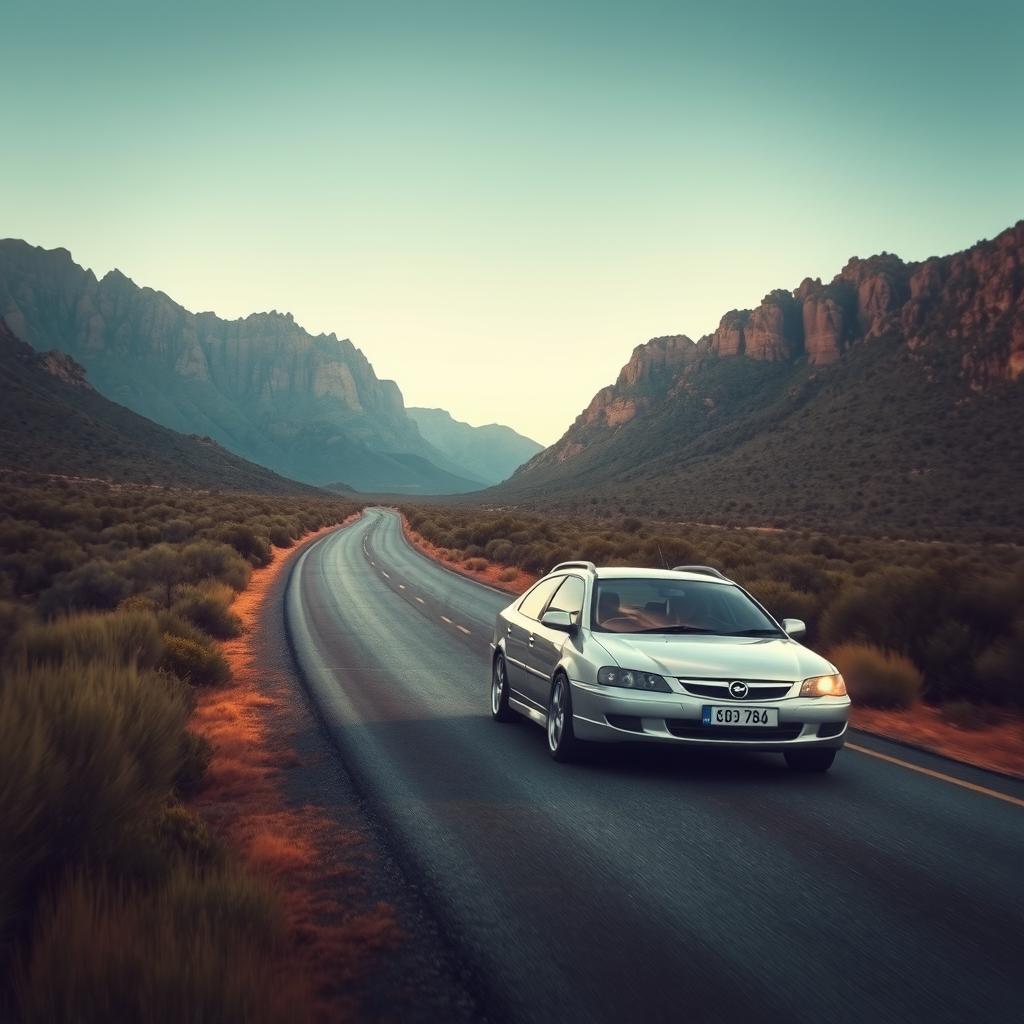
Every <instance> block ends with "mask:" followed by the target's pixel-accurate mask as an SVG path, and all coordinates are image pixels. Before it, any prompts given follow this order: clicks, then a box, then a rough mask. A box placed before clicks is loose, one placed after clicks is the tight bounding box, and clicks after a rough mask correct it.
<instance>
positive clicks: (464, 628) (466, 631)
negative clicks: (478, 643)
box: [455, 624, 472, 636]
mask: <svg viewBox="0 0 1024 1024" xmlns="http://www.w3.org/2000/svg"><path fill="white" fill-rule="evenodd" d="M455 628H456V629H461V630H462V632H463V633H465V634H466V636H471V635H472V634H471V633H470V632H469V630H468V629H466V627H465V626H460V625H458V624H456V626H455Z"/></svg>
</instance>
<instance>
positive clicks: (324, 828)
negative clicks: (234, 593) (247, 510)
mask: <svg viewBox="0 0 1024 1024" xmlns="http://www.w3.org/2000/svg"><path fill="white" fill-rule="evenodd" d="M353 518H355V517H353ZM330 529H333V527H327V528H324V529H323V530H319V531H317V532H316V533H311V534H308V535H307V536H306V537H304V538H302V539H301V540H300V541H299V542H298V543H297V544H296V545H295V546H294V547H293V548H290V549H287V550H286V549H282V548H275V549H274V558H273V561H272V562H271V563H270V565H269V566H267V567H266V568H263V569H257V570H256V571H255V572H253V574H252V579H251V581H250V583H249V586H248V587H247V588H246V590H245V591H244V592H243V593H241V594H239V595H238V597H237V598H236V600H235V602H234V604H233V605H232V608H233V610H234V611H235V613H236V614H237V615H238V616H239V617H240V618H241V620H242V624H243V633H242V635H241V636H240V637H238V638H237V639H235V640H231V641H228V642H227V643H225V644H223V645H222V649H223V652H224V655H225V657H226V658H227V659H228V662H229V664H230V666H231V670H232V679H231V681H230V682H229V683H227V684H226V685H225V686H222V687H211V688H208V689H202V690H200V691H199V694H198V702H197V706H196V709H195V712H194V714H193V717H192V722H191V726H192V729H193V730H194V731H195V732H197V733H199V734H200V735H202V736H205V737H206V739H207V740H209V741H210V743H211V744H212V745H213V758H212V761H211V763H210V767H209V770H208V772H207V775H206V782H205V786H204V788H203V790H202V791H201V792H200V793H199V794H198V795H197V797H196V798H195V799H194V800H193V801H192V802H191V803H192V806H193V808H194V809H195V810H196V811H197V812H198V813H199V814H200V815H201V816H202V818H203V819H204V820H205V821H206V822H207V823H208V825H209V826H210V828H211V829H212V830H213V831H214V832H215V833H216V834H217V835H219V836H220V837H221V838H222V839H224V840H225V841H226V842H227V843H228V844H229V845H230V846H231V847H233V848H234V849H236V850H239V851H241V853H242V856H243V858H244V859H245V861H246V862H248V864H249V865H250V866H251V867H252V868H253V869H254V870H256V871H258V872H261V873H263V874H264V875H266V876H269V877H270V878H271V879H272V880H273V883H274V888H275V890H276V891H277V892H278V894H279V895H280V898H281V900H282V903H283V905H284V908H285V913H286V918H287V926H288V931H289V942H288V943H287V946H288V949H287V954H286V955H287V957H288V959H289V960H290V961H291V962H292V966H293V968H294V969H296V970H297V971H298V972H300V973H301V974H303V975H305V977H306V978H307V979H308V981H309V987H310V991H311V997H310V1002H311V1004H312V1005H311V1007H309V1009H310V1011H311V1012H310V1013H309V1014H306V1013H304V1012H303V1010H304V1009H305V1008H299V1007H296V1008H295V1019H296V1020H299V1019H313V1020H323V1021H340V1020H356V1019H358V1017H359V1006H358V1003H357V1000H356V998H355V996H353V995H352V992H353V990H354V987H355V983H356V982H357V981H358V980H359V979H361V978H362V977H364V976H365V974H366V972H368V971H370V970H371V969H372V965H373V959H374V957H375V956H377V955H379V954H380V952H381V951H384V950H388V949H391V948H393V947H394V946H395V944H396V943H397V942H399V941H400V940H401V938H402V934H401V931H400V929H399V928H398V925H397V924H396V921H395V914H394V911H393V908H392V907H391V906H389V905H388V904H384V903H380V904H378V905H377V906H376V908H375V909H374V910H373V911H372V912H370V913H366V912H354V911H353V909H352V908H351V907H348V906H346V905H345V902H344V896H345V891H346V889H347V888H349V887H351V886H353V885H354V884H355V882H356V881H357V876H358V872H359V868H358V860H359V856H360V850H359V848H360V846H361V844H362V843H363V839H362V837H361V836H360V835H359V834H358V833H354V832H349V831H347V830H344V829H342V828H340V827H339V826H337V825H336V823H335V822H333V821H331V820H330V819H328V818H327V817H325V816H324V814H323V813H322V812H321V811H320V810H318V809H317V808H314V807H312V806H308V805H307V806H303V807H295V806H289V804H288V802H287V800H286V799H285V796H284V793H283V791H282V784H281V783H282V779H281V776H282V771H283V770H285V769H287V768H289V767H294V766H295V765H296V763H297V761H298V757H297V755H296V753H295V751H294V750H293V749H292V748H291V747H290V745H289V735H288V727H287V726H286V725H283V724H282V723H283V721H284V718H285V716H284V714H283V707H282V713H281V714H279V715H278V716H277V717H278V724H280V725H282V727H281V728H278V729H275V728H274V723H275V715H274V709H275V707H278V706H279V705H280V704H281V702H282V701H283V700H284V698H285V695H286V690H285V687H284V685H283V684H282V681H281V680H279V679H275V678H274V673H273V672H270V673H267V672H266V671H264V670H262V668H261V666H259V665H258V664H256V658H255V657H254V653H253V646H254V642H253V630H254V626H255V625H256V624H257V622H258V619H259V615H260V612H261V610H262V609H263V606H264V603H265V601H266V598H267V594H268V592H269V590H270V588H271V586H272V585H273V584H274V582H275V581H276V580H277V579H278V578H279V577H280V575H281V574H282V573H283V572H284V571H285V570H286V568H287V567H288V565H289V563H290V562H291V560H292V558H294V557H295V555H296V554H298V552H299V551H300V550H301V549H302V548H303V547H305V546H306V544H308V543H309V542H310V541H312V540H314V539H315V538H317V537H319V536H321V535H322V534H323V533H326V532H328V531H329V530H330Z"/></svg>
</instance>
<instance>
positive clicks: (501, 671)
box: [491, 654, 519, 722]
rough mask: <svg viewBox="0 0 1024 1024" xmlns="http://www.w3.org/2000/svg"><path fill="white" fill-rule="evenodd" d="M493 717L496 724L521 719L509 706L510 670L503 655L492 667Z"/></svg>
mask: <svg viewBox="0 0 1024 1024" xmlns="http://www.w3.org/2000/svg"><path fill="white" fill-rule="evenodd" d="M491 717H492V718H493V719H494V720H495V721H496V722H514V721H515V720H516V719H517V718H518V717H519V716H518V715H517V714H516V713H515V712H514V711H513V710H512V709H511V708H510V707H509V706H508V668H507V666H506V665H505V656H504V655H502V654H499V655H498V656H497V657H496V658H495V659H494V664H493V665H492V666H491Z"/></svg>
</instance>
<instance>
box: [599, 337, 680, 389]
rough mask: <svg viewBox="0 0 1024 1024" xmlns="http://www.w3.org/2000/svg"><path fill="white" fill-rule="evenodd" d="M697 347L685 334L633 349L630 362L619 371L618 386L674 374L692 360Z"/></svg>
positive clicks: (664, 338) (635, 383) (640, 382)
mask: <svg viewBox="0 0 1024 1024" xmlns="http://www.w3.org/2000/svg"><path fill="white" fill-rule="evenodd" d="M696 348H697V346H696V345H695V344H694V343H693V341H692V340H691V339H690V338H688V337H687V336H686V335H685V334H672V335H667V336H666V337H663V338H652V339H651V340H650V341H648V342H645V343H644V344H643V345H637V347H636V348H635V349H633V354H632V355H631V356H630V359H629V362H628V363H626V365H625V366H624V367H623V368H622V369H621V370H620V371H619V377H618V380H617V381H616V385H617V386H627V387H629V386H634V385H637V384H642V383H644V382H645V381H649V380H651V379H652V378H655V377H662V376H664V375H665V374H671V373H673V372H674V371H675V370H676V369H677V368H678V367H679V366H681V365H682V364H683V363H685V362H686V361H687V360H688V359H691V358H692V357H693V355H694V354H695V352H696Z"/></svg>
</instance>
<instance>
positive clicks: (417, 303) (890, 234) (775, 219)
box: [0, 0, 1024, 442]
mask: <svg viewBox="0 0 1024 1024" xmlns="http://www.w3.org/2000/svg"><path fill="white" fill-rule="evenodd" d="M0 22H2V25H3V39H4V44H5V45H4V55H3V59H2V60H0V90H2V93H0V94H2V95H3V97H4V99H3V103H2V106H0V127H2V130H3V135H2V138H3V142H4V147H3V159H2V160H0V236H15V237H22V238H25V239H27V240H28V241H30V242H32V243H34V244H37V245H44V246H47V247H53V246H58V245H60V246H65V247H67V248H69V249H70V250H71V251H72V253H73V255H74V256H75V258H76V259H77V261H78V262H79V263H82V264H84V265H85V266H90V267H92V268H93V269H94V270H95V271H96V272H97V273H100V274H101V273H103V272H105V271H107V270H109V269H110V268H112V267H114V266H117V267H119V268H120V269H121V270H123V271H124V272H125V273H126V274H128V275H129V276H130V277H132V278H133V279H134V280H135V281H136V282H137V283H139V284H146V285H151V286H153V287H157V288H160V289H162V290H164V291H166V292H167V293H168V294H170V295H171V296H172V297H173V298H175V299H177V300H178V301H179V302H181V303H182V304H183V305H185V306H187V307H188V308H190V309H193V310H203V309H212V310H214V311H216V312H217V313H218V314H220V315H222V316H227V317H235V316H239V315H244V314H247V313H250V312H253V311H257V310H264V309H272V308H276V309H278V310H281V311H285V310H290V311H291V312H292V313H294V315H295V317H296V319H297V320H298V321H299V322H300V323H301V324H303V325H304V326H305V327H307V328H308V329H310V330H312V331H314V332H317V331H335V332H337V333H338V335H339V336H348V337H350V338H352V340H353V341H354V342H355V343H356V344H357V345H358V346H359V347H360V348H362V349H363V351H364V352H365V353H366V354H367V356H368V357H369V358H370V360H371V361H372V363H373V365H374V367H375V369H376V370H377V373H378V375H379V376H382V377H393V378H394V379H396V380H397V381H398V383H399V384H400V386H401V388H402V391H403V392H404V394H405V398H406V402H407V404H409V405H432V406H442V407H444V408H447V409H449V410H450V411H451V412H452V413H453V414H454V415H455V416H457V417H458V418H461V419H466V420H469V421H470V422H472V423H484V422H491V421H499V422H505V423H508V424H510V425H512V426H514V427H516V428H517V429H519V430H521V431H523V432H525V433H527V434H530V435H532V436H534V437H536V438H537V439H538V440H541V441H544V442H551V441H553V440H555V439H556V438H557V437H558V436H559V435H560V434H561V433H562V431H563V430H564V429H565V427H566V426H568V424H569V423H570V422H571V420H572V419H573V418H574V417H575V416H576V415H577V413H578V412H579V411H580V410H581V409H582V408H583V406H584V405H585V404H586V403H587V402H588V401H589V399H590V398H591V396H592V395H593V393H594V392H595V391H596V390H597V389H598V388H599V387H601V386H603V385H604V384H607V383H609V382H610V381H611V380H613V379H614V377H615V375H616V373H617V372H618V369H619V367H620V366H621V365H622V364H623V363H624V362H625V361H626V359H627V358H628V356H629V353H630V351H631V349H632V348H633V346H634V345H636V344H638V343H639V342H642V341H645V340H646V339H647V338H649V337H652V336H655V335H659V334H672V333H686V334H689V335H690V336H691V337H694V338H696V337H699V336H700V335H701V334H704V333H706V332H708V331H710V330H712V329H713V328H714V327H715V325H716V323H717V320H718V318H719V316H720V315H721V314H722V313H723V312H724V311H726V310H728V309H731V308H734V307H743V306H749V305H752V304H756V303H757V302H758V300H759V299H760V298H761V296H762V295H763V294H764V293H765V292H767V291H768V290H770V289H771V288H773V287H776V286H783V287H790V288H792V287H795V286H796V285H797V284H798V283H799V282H800V280H801V279H802V278H803V277H804V276H807V275H811V276H823V277H831V276H832V275H833V274H834V273H835V272H837V271H838V270H839V269H840V267H841V266H842V264H843V263H844V262H845V260H846V259H847V257H849V256H851V255H861V256H867V255H870V254H871V253H874V252H877V251H880V250H882V249H887V250H889V251H895V252H898V253H900V254H901V255H903V256H904V257H905V258H917V259H920V258H923V257H926V256H929V255H935V254H940V253H944V252H948V251H952V250H956V249H960V248H964V247H965V246H968V245H970V244H972V243H973V242H974V241H976V240H977V239H978V238H982V237H990V236H992V235H993V234H995V233H997V232H998V231H999V230H1000V229H1002V228H1004V227H1006V226H1008V225H1009V224H1011V223H1012V222H1014V221H1015V220H1017V219H1019V218H1020V217H1022V216H1024V62H1022V60H1021V53H1022V52H1024V5H1022V4H1021V3H1019V2H1006V3H989V2H985V0H981V2H976V3H970V4H968V3H966V2H961V3H956V4H944V3H939V2H922V3H917V2H913V3H901V2H899V0H887V2H885V3H874V2H866V0H861V2H858V3H855V4H851V3H846V2H844V3H842V4H832V3H828V2H826V0H819V2H817V3H788V2H784V0H783V2H773V3H768V2H764V0H750V2H739V0H715V2H713V3H707V4H687V3H684V2H665V3H661V2H651V0H631V2H623V3H601V2H597V0H587V2H580V3H575V2H571V3H564V2H558V0H545V2H542V3H534V2H524V0H517V2H515V3H511V2H507V0H506V2H501V3H490V2H487V0H476V2H473V3H432V2H429V0H414V2H380V0H361V2H359V3H340V2H332V3H308V2H301V0H298V2H290V3H279V4H260V3H254V2H251V0H247V2H244V3H242V2H239V3H216V2H212V0H205V2H203V3H192V2H181V0H178V2H176V3H173V4H171V3H166V4H160V5H151V4H146V3H144V2H133V3H117V4H110V3H103V2H98V3H88V4H86V3H81V2H77V0H76V2H69V3H53V2H45V0H30V2H21V0H0Z"/></svg>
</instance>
